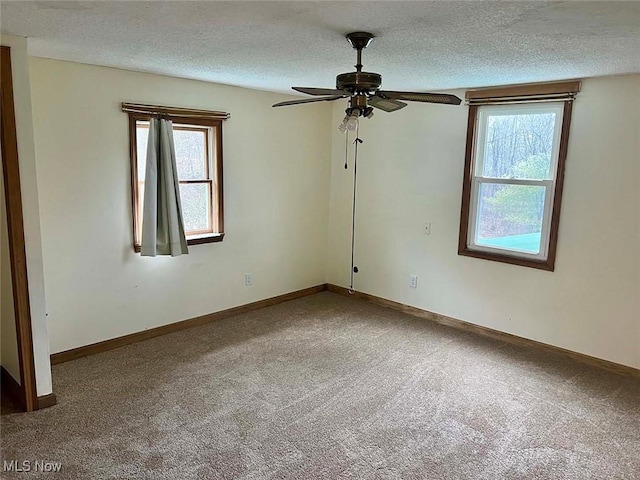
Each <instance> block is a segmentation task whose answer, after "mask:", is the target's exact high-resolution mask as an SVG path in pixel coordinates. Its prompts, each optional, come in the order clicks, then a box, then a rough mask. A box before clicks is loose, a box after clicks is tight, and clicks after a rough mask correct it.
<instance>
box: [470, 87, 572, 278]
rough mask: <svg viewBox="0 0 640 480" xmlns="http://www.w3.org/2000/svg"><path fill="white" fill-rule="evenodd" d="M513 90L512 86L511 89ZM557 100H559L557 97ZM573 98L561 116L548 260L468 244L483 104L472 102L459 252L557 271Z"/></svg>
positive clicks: (496, 91) (536, 91)
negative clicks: (483, 249)
mask: <svg viewBox="0 0 640 480" xmlns="http://www.w3.org/2000/svg"><path fill="white" fill-rule="evenodd" d="M571 83H572V84H573V88H577V90H573V93H575V92H576V91H578V90H579V89H580V85H579V82H577V85H576V82H571ZM526 87H527V86H519V87H518V90H517V93H518V95H520V96H521V95H522V94H523V93H525V92H526ZM530 87H531V88H530V89H529V91H528V92H529V96H532V95H535V94H540V95H546V94H547V93H548V92H541V90H540V89H539V88H536V87H537V86H530ZM506 88H514V87H506ZM506 88H505V89H491V90H486V91H485V92H491V93H492V94H495V95H498V96H504V90H506ZM512 91H513V90H512ZM471 93H473V92H467V98H469V94H471ZM476 98H487V96H486V93H485V95H484V96H482V97H476ZM556 101H558V100H556ZM572 105H573V101H572V99H566V100H564V108H563V116H562V127H561V131H560V145H559V149H558V165H557V173H556V183H555V189H554V197H553V204H552V207H551V221H550V233H549V248H548V255H547V258H546V260H532V259H528V258H522V257H517V256H513V255H509V254H508V253H505V254H500V253H493V252H484V251H479V250H473V249H470V248H469V247H468V246H467V238H468V233H469V213H470V209H471V202H472V199H471V190H472V182H473V168H474V163H475V150H476V142H477V135H478V132H477V128H476V127H477V118H478V108H479V106H480V105H470V106H469V118H468V121H467V142H466V152H465V166H464V177H463V184H462V206H461V209H460V236H459V238H458V255H463V256H467V257H473V258H480V259H483V260H492V261H496V262H502V263H508V264H511V265H519V266H522V267H530V268H537V269H540V270H547V271H551V272H552V271H554V269H555V261H556V250H557V244H558V228H559V225H560V207H561V205H562V192H563V186H564V171H565V165H566V160H567V148H568V144H569V130H570V126H571V111H572Z"/></svg>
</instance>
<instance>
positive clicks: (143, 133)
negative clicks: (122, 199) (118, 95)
mask: <svg viewBox="0 0 640 480" xmlns="http://www.w3.org/2000/svg"><path fill="white" fill-rule="evenodd" d="M123 110H124V111H126V112H128V113H129V132H130V142H131V144H130V151H131V177H132V190H133V192H132V193H133V195H132V199H133V201H132V207H133V232H134V250H135V251H140V243H141V235H142V209H143V199H144V181H145V171H146V158H147V140H148V136H149V119H150V113H146V110H149V111H150V112H151V111H153V113H154V114H155V113H156V111H158V112H159V113H160V114H162V115H164V116H166V117H168V118H169V119H170V120H172V122H173V143H174V148H175V156H176V168H177V173H178V182H179V189H180V204H181V208H182V220H183V223H184V230H185V236H186V237H187V243H188V244H189V245H197V244H201V243H210V242H219V241H221V240H222V239H223V237H224V224H223V196H222V120H223V119H224V118H227V117H228V114H225V113H224V112H202V111H197V110H196V111H183V110H182V109H170V108H165V107H143V106H141V105H133V104H123ZM207 115H209V116H207ZM225 115H226V116H225Z"/></svg>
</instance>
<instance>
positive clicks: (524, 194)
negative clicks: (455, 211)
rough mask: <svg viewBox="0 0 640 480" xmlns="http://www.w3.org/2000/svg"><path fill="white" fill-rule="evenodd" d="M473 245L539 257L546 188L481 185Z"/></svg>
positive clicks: (493, 184)
mask: <svg viewBox="0 0 640 480" xmlns="http://www.w3.org/2000/svg"><path fill="white" fill-rule="evenodd" d="M479 190H480V191H479V192H478V194H479V198H478V217H477V223H476V232H475V243H476V245H480V246H486V247H494V248H503V249H507V250H515V251H520V252H526V253H532V254H538V253H540V243H541V236H542V220H543V216H544V197H545V190H546V187H544V186H537V185H535V186H531V185H503V184H496V183H481V184H480V189H479Z"/></svg>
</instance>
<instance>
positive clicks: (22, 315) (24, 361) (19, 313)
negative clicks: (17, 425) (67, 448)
mask: <svg viewBox="0 0 640 480" xmlns="http://www.w3.org/2000/svg"><path fill="white" fill-rule="evenodd" d="M0 68H1V69H2V76H1V78H0V87H1V88H0V91H1V95H0V97H1V98H0V104H1V107H0V112H1V113H0V134H1V135H2V167H3V168H2V171H3V181H4V190H5V203H6V209H7V229H8V231H9V256H10V264H11V280H12V282H13V303H14V308H15V317H16V337H17V340H18V360H19V364H20V391H21V392H22V394H23V398H21V399H20V400H22V403H23V406H24V408H25V409H26V411H28V412H31V411H33V410H37V409H38V394H37V391H36V376H35V365H34V359H33V337H32V332H31V308H30V304H29V284H28V277H27V255H26V246H25V240H24V223H23V216H22V193H21V189H20V166H19V162H18V139H17V135H16V116H15V105H14V101H13V78H12V71H11V50H10V48H9V47H6V46H4V45H3V46H2V47H1V56H0Z"/></svg>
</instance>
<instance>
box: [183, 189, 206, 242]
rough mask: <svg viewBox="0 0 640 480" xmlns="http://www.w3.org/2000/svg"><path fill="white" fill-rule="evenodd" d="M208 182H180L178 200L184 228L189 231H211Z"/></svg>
mask: <svg viewBox="0 0 640 480" xmlns="http://www.w3.org/2000/svg"><path fill="white" fill-rule="evenodd" d="M209 187H210V184H208V183H181V184H180V202H181V205H182V220H183V221H184V230H185V232H186V233H189V232H202V231H209V232H210V231H211V222H210V221H209V211H210V208H211V205H210V203H211V193H210V191H209Z"/></svg>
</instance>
